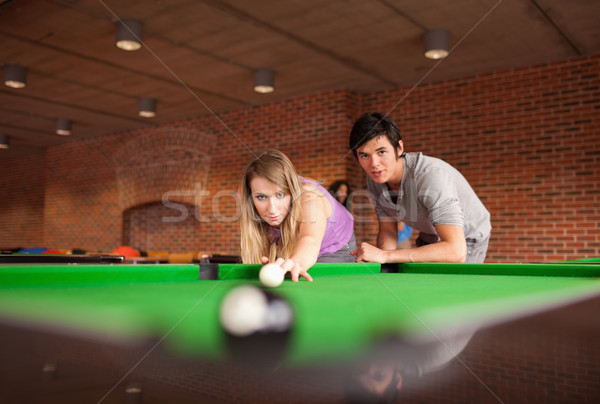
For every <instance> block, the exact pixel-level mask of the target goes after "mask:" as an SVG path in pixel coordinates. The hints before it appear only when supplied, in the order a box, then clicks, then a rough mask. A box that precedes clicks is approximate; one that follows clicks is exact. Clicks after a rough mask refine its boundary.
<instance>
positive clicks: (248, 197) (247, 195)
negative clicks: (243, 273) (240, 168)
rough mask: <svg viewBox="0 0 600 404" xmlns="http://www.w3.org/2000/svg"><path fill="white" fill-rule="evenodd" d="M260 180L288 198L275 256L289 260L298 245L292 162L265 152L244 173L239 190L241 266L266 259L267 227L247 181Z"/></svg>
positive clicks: (295, 180) (297, 201) (297, 193)
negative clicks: (264, 180) (272, 185)
mask: <svg viewBox="0 0 600 404" xmlns="http://www.w3.org/2000/svg"><path fill="white" fill-rule="evenodd" d="M255 177H262V178H264V179H266V180H267V181H269V182H270V183H272V184H274V185H275V186H277V187H278V188H279V189H281V190H282V191H283V192H285V193H286V194H289V195H290V196H291V198H290V210H289V212H288V214H287V216H286V217H285V219H284V220H283V222H282V223H281V225H280V226H279V228H280V231H281V237H280V238H279V242H278V245H277V256H278V257H283V258H289V257H290V256H291V255H292V252H293V251H294V247H295V246H296V242H297V241H298V229H299V224H300V222H301V220H302V217H301V210H300V197H301V195H302V185H301V183H300V179H299V178H298V173H297V172H296V168H295V167H294V165H293V164H292V162H291V161H290V160H289V159H288V158H287V156H286V155H285V154H283V153H282V152H280V151H279V150H274V149H270V150H266V151H265V152H263V153H261V154H260V155H259V156H258V157H257V158H255V159H254V160H253V161H252V162H251V163H250V164H249V165H248V167H247V168H246V170H245V171H244V174H243V177H242V181H241V186H240V188H241V189H240V194H241V205H242V215H241V222H240V232H241V254H242V262H243V263H244V264H259V263H260V258H261V257H268V256H269V248H270V245H271V242H272V240H271V233H270V229H269V227H270V226H269V225H268V224H267V223H265V222H264V220H262V218H261V217H260V215H259V214H258V212H257V210H256V207H255V206H254V202H253V200H252V190H251V189H250V181H252V180H253V179H254V178H255Z"/></svg>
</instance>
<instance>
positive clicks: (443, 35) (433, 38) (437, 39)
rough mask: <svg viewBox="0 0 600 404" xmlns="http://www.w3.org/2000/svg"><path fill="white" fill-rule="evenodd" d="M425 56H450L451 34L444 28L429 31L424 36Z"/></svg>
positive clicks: (438, 57)
mask: <svg viewBox="0 0 600 404" xmlns="http://www.w3.org/2000/svg"><path fill="white" fill-rule="evenodd" d="M423 42H424V49H425V57H426V58H428V59H443V58H445V57H446V56H448V53H449V49H450V35H449V33H448V31H446V30H443V29H434V30H432V31H427V32H426V33H425V36H424V41H423Z"/></svg>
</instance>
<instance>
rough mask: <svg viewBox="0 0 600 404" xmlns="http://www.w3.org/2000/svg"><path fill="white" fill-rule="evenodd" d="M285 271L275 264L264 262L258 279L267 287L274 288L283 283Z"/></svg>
mask: <svg viewBox="0 0 600 404" xmlns="http://www.w3.org/2000/svg"><path fill="white" fill-rule="evenodd" d="M284 276H285V272H284V271H283V269H282V268H281V267H280V266H279V265H277V264H266V265H264V266H263V267H262V268H261V269H260V272H259V273H258V279H260V282H261V283H262V284H263V285H264V286H266V287H267V288H276V287H278V286H279V285H281V284H282V283H283V278H284Z"/></svg>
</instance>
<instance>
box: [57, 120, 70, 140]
mask: <svg viewBox="0 0 600 404" xmlns="http://www.w3.org/2000/svg"><path fill="white" fill-rule="evenodd" d="M56 134H57V135H61V136H69V135H70V134H71V121H70V120H68V119H66V118H58V119H57V120H56Z"/></svg>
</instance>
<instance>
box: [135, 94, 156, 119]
mask: <svg viewBox="0 0 600 404" xmlns="http://www.w3.org/2000/svg"><path fill="white" fill-rule="evenodd" d="M139 114H140V116H143V117H144V118H152V117H154V116H156V99H155V98H140V105H139Z"/></svg>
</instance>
